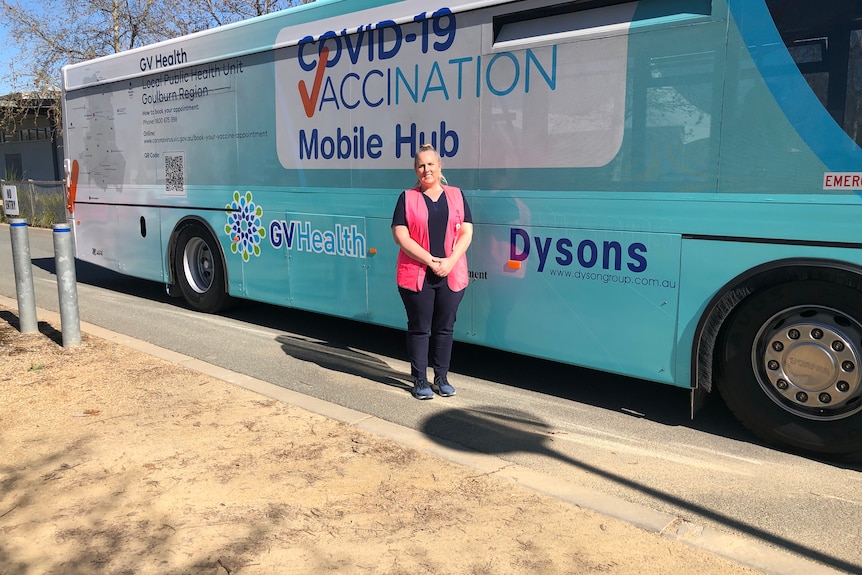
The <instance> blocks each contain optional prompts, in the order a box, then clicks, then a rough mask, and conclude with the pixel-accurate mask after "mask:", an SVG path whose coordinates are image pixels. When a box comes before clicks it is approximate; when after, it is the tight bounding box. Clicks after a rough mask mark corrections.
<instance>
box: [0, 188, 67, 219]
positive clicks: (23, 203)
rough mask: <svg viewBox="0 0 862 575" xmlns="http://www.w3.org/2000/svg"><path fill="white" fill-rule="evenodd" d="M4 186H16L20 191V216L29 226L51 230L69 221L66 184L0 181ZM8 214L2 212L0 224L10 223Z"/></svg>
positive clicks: (18, 216)
mask: <svg viewBox="0 0 862 575" xmlns="http://www.w3.org/2000/svg"><path fill="white" fill-rule="evenodd" d="M0 183H2V185H3V186H15V187H16V188H17V190H18V209H19V212H20V213H19V215H17V216H12V217H13V218H24V219H25V220H27V224H28V225H30V226H32V227H36V228H50V227H51V226H53V225H54V224H64V223H66V221H67V219H68V214H67V212H66V185H65V182H63V181H59V182H44V181H38V180H19V181H15V180H0ZM8 221H9V218H7V217H6V213H5V212H3V211H2V210H0V222H3V223H8Z"/></svg>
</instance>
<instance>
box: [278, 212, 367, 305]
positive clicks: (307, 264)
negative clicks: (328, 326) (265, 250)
mask: <svg viewBox="0 0 862 575" xmlns="http://www.w3.org/2000/svg"><path fill="white" fill-rule="evenodd" d="M281 224H282V226H283V227H284V230H282V232H283V236H284V238H285V241H284V243H285V246H284V247H285V248H286V249H287V262H288V264H287V265H288V282H287V283H288V301H289V305H290V306H292V307H297V308H302V309H307V310H310V311H317V312H321V313H327V314H332V315H338V316H342V317H348V318H354V319H361V320H365V319H367V314H368V288H367V286H368V283H367V282H368V280H367V271H366V251H367V246H366V239H365V238H366V232H365V218H360V217H350V216H333V215H326V214H302V213H287V214H286V217H285V219H284V220H283V221H282V222H281Z"/></svg>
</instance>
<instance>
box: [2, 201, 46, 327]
mask: <svg viewBox="0 0 862 575" xmlns="http://www.w3.org/2000/svg"><path fill="white" fill-rule="evenodd" d="M9 232H10V235H11V236H12V267H13V268H14V269H15V293H16V295H17V296H18V321H19V323H20V324H21V326H20V331H21V333H33V332H35V331H38V330H39V322H38V320H37V319H36V292H35V290H34V289H33V265H32V263H31V262H30V236H29V235H28V233H27V220H24V219H21V218H15V219H10V220H9Z"/></svg>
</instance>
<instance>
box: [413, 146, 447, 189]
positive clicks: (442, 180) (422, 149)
mask: <svg viewBox="0 0 862 575" xmlns="http://www.w3.org/2000/svg"><path fill="white" fill-rule="evenodd" d="M422 152H434V156H435V157H436V158H437V163H438V164H442V162H441V161H440V154H438V153H437V150H435V149H434V146H432V145H431V144H420V145H419V149H418V150H416V155H415V156H413V169H414V170H415V169H416V163H417V162H418V161H419V154H421V153H422ZM440 183H441V184H443V185H444V186H448V185H449V182H447V181H446V176H444V175H443V170H442V169H441V170H440ZM421 184H422V182H420V181H419V178H416V184H415V185H414V187H416V188H418V187H421Z"/></svg>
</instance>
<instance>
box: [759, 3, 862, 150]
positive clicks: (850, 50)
mask: <svg viewBox="0 0 862 575" xmlns="http://www.w3.org/2000/svg"><path fill="white" fill-rule="evenodd" d="M766 4H767V6H768V7H769V11H770V12H771V13H772V19H773V20H774V21H775V26H776V27H777V28H778V32H779V33H780V34H781V38H782V39H783V40H784V43H785V45H786V46H787V49H788V51H789V52H790V55H791V56H792V57H793V59H794V60H795V61H796V65H797V66H798V67H799V70H800V72H802V74H803V76H805V79H806V80H807V81H808V84H809V85H810V86H811V89H812V90H813V91H814V93H815V94H816V95H817V97H818V98H819V99H820V102H821V103H822V104H823V105H824V106H825V107H826V109H827V110H828V111H829V113H830V114H831V115H832V117H833V118H834V119H835V121H836V122H838V124H839V125H840V126H841V127H842V128H844V131H845V132H847V134H849V135H850V137H851V138H853V139H854V140H855V141H856V143H857V144H860V145H862V2H860V1H859V0H829V2H822V1H816V0H767V2H766Z"/></svg>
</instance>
